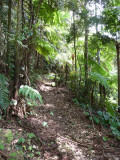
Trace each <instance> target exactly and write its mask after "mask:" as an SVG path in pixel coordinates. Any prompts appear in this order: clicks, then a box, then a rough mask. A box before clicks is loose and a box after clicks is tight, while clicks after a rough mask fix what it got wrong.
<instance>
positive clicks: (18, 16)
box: [13, 0, 22, 99]
mask: <svg viewBox="0 0 120 160" xmlns="http://www.w3.org/2000/svg"><path fill="white" fill-rule="evenodd" d="M21 4H22V0H18V6H17V30H16V40H15V47H16V48H15V71H14V91H13V97H14V99H17V97H18V85H19V55H20V48H19V45H18V42H17V40H18V37H19V34H20V30H21Z"/></svg>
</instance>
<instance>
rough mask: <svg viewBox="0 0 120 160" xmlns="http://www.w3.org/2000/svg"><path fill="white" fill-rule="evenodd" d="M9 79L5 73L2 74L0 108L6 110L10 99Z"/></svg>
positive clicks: (0, 79)
mask: <svg viewBox="0 0 120 160" xmlns="http://www.w3.org/2000/svg"><path fill="white" fill-rule="evenodd" d="M7 87H8V79H7V77H6V76H5V75H3V74H0V109H1V110H4V111H5V112H6V109H7V108H8V106H9V104H10V101H9V98H8V95H9V91H8V88H7Z"/></svg>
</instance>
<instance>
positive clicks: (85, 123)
mask: <svg viewBox="0 0 120 160" xmlns="http://www.w3.org/2000/svg"><path fill="white" fill-rule="evenodd" d="M38 88H39V92H40V93H41V95H42V97H43V102H44V104H43V105H41V104H40V105H39V106H37V107H35V108H34V112H35V113H36V114H34V115H28V116H26V118H24V119H22V120H21V123H20V125H21V126H22V127H23V128H24V129H25V130H27V131H28V132H29V133H31V132H32V133H34V134H35V136H36V138H35V139H34V140H33V141H32V143H34V144H35V145H38V148H39V152H40V156H39V157H38V158H32V159H30V160H115V159H109V158H111V157H115V156H116V157H119V155H120V154H118V153H119V150H117V149H116V148H119V143H118V142H117V141H116V140H115V139H113V138H110V137H109V139H108V141H107V142H104V141H103V136H109V135H107V134H108V132H109V130H108V129H104V130H103V128H101V126H100V125H99V126H96V125H95V127H94V126H93V124H92V122H91V121H90V120H89V119H88V118H87V117H85V115H84V111H82V110H81V108H80V107H78V106H76V105H75V104H74V103H73V102H72V99H73V96H72V93H71V92H70V91H69V89H68V88H67V87H52V86H51V83H44V84H43V83H42V84H38ZM13 143H16V141H14V142H13ZM113 145H115V146H114V147H111V146H113ZM111 150H112V151H111Z"/></svg>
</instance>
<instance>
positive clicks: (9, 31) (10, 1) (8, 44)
mask: <svg viewBox="0 0 120 160" xmlns="http://www.w3.org/2000/svg"><path fill="white" fill-rule="evenodd" d="M11 6H12V0H9V2H8V7H9V8H8V35H7V63H8V72H9V63H10V60H9V59H10V48H11V47H10V33H11Z"/></svg>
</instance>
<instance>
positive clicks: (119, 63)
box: [116, 42, 120, 112]
mask: <svg viewBox="0 0 120 160" xmlns="http://www.w3.org/2000/svg"><path fill="white" fill-rule="evenodd" d="M116 50H117V68H118V107H120V43H119V42H117V43H116ZM118 111H119V112H120V108H119V110H118Z"/></svg>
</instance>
